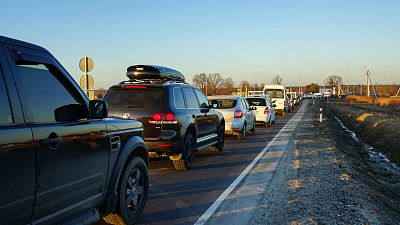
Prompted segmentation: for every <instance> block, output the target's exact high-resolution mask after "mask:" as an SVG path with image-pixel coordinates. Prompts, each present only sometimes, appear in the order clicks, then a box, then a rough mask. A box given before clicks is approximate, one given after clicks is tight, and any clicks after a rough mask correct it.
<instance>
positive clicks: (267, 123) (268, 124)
mask: <svg viewBox="0 0 400 225" xmlns="http://www.w3.org/2000/svg"><path fill="white" fill-rule="evenodd" d="M265 127H266V128H268V127H271V117H269V119H268V122H266V123H265Z"/></svg>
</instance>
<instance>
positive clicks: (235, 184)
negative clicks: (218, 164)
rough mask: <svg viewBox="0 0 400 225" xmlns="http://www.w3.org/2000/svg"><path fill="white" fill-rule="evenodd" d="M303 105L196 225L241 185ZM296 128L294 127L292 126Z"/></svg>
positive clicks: (205, 220)
mask: <svg viewBox="0 0 400 225" xmlns="http://www.w3.org/2000/svg"><path fill="white" fill-rule="evenodd" d="M303 107H304V104H303V105H302V107H301V108H300V109H299V110H298V111H297V112H296V114H295V115H294V116H293V117H292V119H290V120H289V121H288V122H287V123H286V124H285V126H284V127H283V128H282V129H281V130H280V131H279V133H278V134H277V135H275V137H274V138H273V139H272V140H271V141H270V142H269V143H268V145H267V146H265V147H264V149H263V150H262V151H261V152H260V153H259V154H258V155H257V157H256V158H255V159H254V160H253V161H252V162H251V163H250V164H249V165H248V166H247V167H246V169H244V170H243V171H242V173H240V175H239V176H238V177H237V178H236V179H235V180H234V181H233V182H232V184H231V185H229V187H228V188H227V189H226V190H225V191H224V192H223V193H222V194H221V195H220V196H219V197H218V199H217V200H215V202H214V203H213V204H212V205H211V206H210V207H209V208H208V209H207V211H206V212H205V213H204V214H203V215H202V216H201V217H200V218H199V219H198V220H197V221H196V223H195V224H194V225H204V224H205V223H206V222H207V221H208V219H210V217H211V216H212V215H213V214H214V213H215V211H216V210H217V209H218V207H219V206H220V205H221V204H222V203H223V202H224V200H225V199H226V198H227V197H228V196H229V194H230V193H231V192H232V191H233V190H234V189H235V188H236V187H237V186H238V185H239V183H240V182H241V181H242V180H243V178H244V177H246V175H247V174H248V173H249V172H250V170H251V169H252V168H253V167H254V166H255V165H256V164H257V162H258V161H259V160H260V158H261V157H262V156H263V155H264V154H265V153H266V152H267V151H268V150H269V148H270V146H271V145H272V144H273V143H274V142H275V140H276V138H277V137H278V136H279V135H280V134H281V132H282V131H283V130H285V129H286V127H287V126H288V124H290V123H291V122H292V120H293V119H294V118H296V116H297V114H298V113H299V112H300V111H302V110H301V109H302V108H303ZM291 128H292V129H293V130H294V127H293V126H292V127H291Z"/></svg>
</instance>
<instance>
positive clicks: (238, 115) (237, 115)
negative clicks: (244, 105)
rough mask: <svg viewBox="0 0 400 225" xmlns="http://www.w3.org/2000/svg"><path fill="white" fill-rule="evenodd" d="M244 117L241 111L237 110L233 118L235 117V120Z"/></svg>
mask: <svg viewBox="0 0 400 225" xmlns="http://www.w3.org/2000/svg"><path fill="white" fill-rule="evenodd" d="M242 116H243V112H242V111H240V110H236V111H235V112H234V114H233V117H234V118H242Z"/></svg>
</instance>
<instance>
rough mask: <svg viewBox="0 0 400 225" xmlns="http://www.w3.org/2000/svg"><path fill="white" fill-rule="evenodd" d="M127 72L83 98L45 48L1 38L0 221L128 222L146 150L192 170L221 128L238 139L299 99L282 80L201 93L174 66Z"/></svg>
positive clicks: (140, 199) (144, 180)
mask: <svg viewBox="0 0 400 225" xmlns="http://www.w3.org/2000/svg"><path fill="white" fill-rule="evenodd" d="M126 75H127V77H128V80H126V81H122V82H120V83H118V84H116V85H113V86H112V87H111V88H110V89H109V90H108V91H107V93H106V94H105V96H104V98H103V100H89V99H88V98H87V96H86V95H85V94H84V92H83V91H82V90H81V89H80V88H79V86H78V85H77V83H76V82H75V81H74V80H73V78H72V77H71V76H70V75H69V74H68V72H67V71H66V70H65V69H64V68H63V67H62V66H61V64H60V63H59V62H58V61H57V60H56V59H55V58H54V57H53V56H52V55H51V54H50V53H49V52H48V51H47V50H46V49H44V48H42V47H39V46H36V45H33V44H30V43H26V42H22V41H18V40H14V39H10V38H6V37H2V36H0V100H1V101H0V149H1V150H0V151H1V152H0V153H1V154H0V175H1V177H2V178H3V182H1V183H0V191H1V193H2V194H1V196H2V197H1V198H0V221H1V224H64V223H67V224H68V223H69V224H91V223H94V222H96V221H98V220H99V219H100V218H103V219H104V221H106V222H108V223H113V224H134V223H136V222H137V221H138V220H139V219H140V216H141V214H142V212H143V210H144V207H145V205H146V201H147V196H148V191H149V177H148V166H149V158H151V157H169V158H170V159H171V160H172V162H173V165H174V167H175V168H176V169H177V170H188V169H192V168H193V157H194V155H195V153H196V152H198V151H201V150H203V149H206V148H209V147H212V148H215V149H217V150H218V151H220V152H221V151H223V149H224V143H225V135H237V136H238V139H239V140H243V139H245V138H246V135H247V134H255V133H256V123H262V124H263V125H264V126H266V127H269V126H271V125H272V124H274V122H275V120H276V116H275V111H278V112H281V113H282V114H286V113H288V112H289V111H290V110H291V109H292V108H291V104H292V103H291V102H293V103H294V99H295V98H296V103H297V104H298V100H297V97H293V100H291V98H288V96H287V92H286V90H285V88H284V87H283V86H282V85H266V86H265V87H264V90H263V91H262V92H257V93H256V92H255V93H252V95H250V96H248V97H247V98H245V97H241V96H208V97H206V96H205V95H204V94H203V92H202V91H201V90H199V89H198V88H196V87H194V86H192V85H190V84H188V83H186V82H185V78H184V76H183V74H182V73H180V72H179V71H176V70H174V69H170V68H166V67H161V66H149V65H135V66H130V67H128V68H127V73H126ZM288 95H290V96H292V95H291V93H288ZM16 177H18V179H15V178H16ZM4 193H7V195H5V194H4Z"/></svg>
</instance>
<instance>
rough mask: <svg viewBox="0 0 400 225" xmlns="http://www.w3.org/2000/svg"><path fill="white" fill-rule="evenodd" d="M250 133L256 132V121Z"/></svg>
mask: <svg viewBox="0 0 400 225" xmlns="http://www.w3.org/2000/svg"><path fill="white" fill-rule="evenodd" d="M250 133H251V134H252V135H254V134H256V121H254V123H253V128H252V129H251V130H250Z"/></svg>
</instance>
